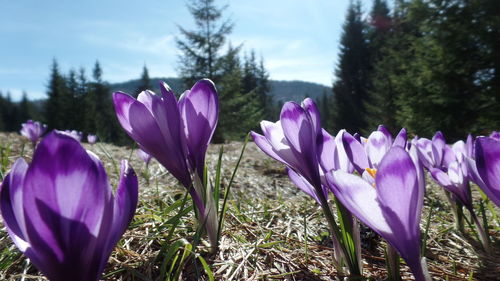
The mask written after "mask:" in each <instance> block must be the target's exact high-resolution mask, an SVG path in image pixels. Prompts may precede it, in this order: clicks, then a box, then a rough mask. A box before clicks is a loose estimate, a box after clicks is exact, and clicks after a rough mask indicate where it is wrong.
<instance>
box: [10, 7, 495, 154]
mask: <svg viewBox="0 0 500 281" xmlns="http://www.w3.org/2000/svg"><path fill="white" fill-rule="evenodd" d="M187 5H188V8H189V11H190V12H191V14H192V16H193V19H194V22H195V26H194V28H193V29H192V30H187V29H185V28H183V27H179V36H178V37H177V40H176V43H177V47H178V49H179V51H180V56H179V64H178V75H179V77H180V78H182V81H183V83H184V87H183V88H184V89H189V88H191V86H192V85H193V84H194V83H195V82H196V81H197V80H199V79H202V78H209V79H211V80H212V81H214V83H215V85H216V86H217V89H218V92H219V99H220V101H221V102H220V118H219V124H218V129H217V131H216V132H215V136H214V141H216V142H223V141H225V140H233V139H241V138H242V137H243V136H244V135H245V134H246V133H247V132H248V131H249V130H252V129H257V130H258V124H259V122H260V120H264V119H267V120H276V119H277V118H278V115H279V112H280V104H279V103H277V102H275V101H273V99H272V97H271V96H270V95H269V92H270V85H269V73H268V71H267V70H266V68H265V64H264V60H263V58H262V57H260V58H258V57H257V55H256V54H255V51H254V50H251V51H247V52H243V51H242V49H243V46H242V45H237V46H235V45H233V44H231V42H230V41H229V39H228V38H229V36H230V34H231V32H232V29H233V27H234V23H233V22H232V21H231V19H228V18H225V17H224V16H223V13H224V9H225V8H227V7H219V6H217V5H216V4H215V0H191V1H188V4H187ZM497 11H498V9H496V0H395V2H394V4H393V5H392V6H391V7H390V6H389V5H388V4H387V2H386V0H373V2H372V7H371V10H370V11H369V13H365V12H364V11H363V9H362V6H361V3H360V1H353V2H351V4H350V6H349V7H348V11H347V14H346V19H345V22H344V25H343V27H342V28H343V33H342V37H341V39H340V52H339V57H338V60H337V64H336V66H335V69H334V83H333V85H332V92H331V93H324V94H323V96H322V97H321V98H320V99H319V100H317V101H316V102H317V104H318V106H319V108H320V111H321V114H322V120H323V126H324V127H325V128H326V129H329V130H332V131H336V130H339V129H347V130H348V131H350V132H360V133H364V134H367V133H368V132H370V131H372V130H373V129H375V128H376V126H377V125H378V124H385V125H386V126H387V127H388V128H390V129H391V130H392V131H393V132H395V131H396V130H397V129H398V128H400V127H406V128H407V129H408V130H409V132H411V133H414V134H418V135H420V136H430V135H431V134H433V133H434V132H435V131H436V130H442V131H443V132H444V133H445V134H446V135H447V137H448V138H449V139H450V140H454V139H460V138H463V136H464V135H466V134H467V133H473V134H486V133H488V132H489V131H491V130H498V129H499V127H500V124H499V122H500V101H499V99H500V93H499V90H500V89H499V88H500V52H499V49H500V21H498V16H499V15H498V12H497ZM332 59H333V58H332ZM153 86H154V85H151V82H150V79H149V73H148V70H147V68H146V66H144V68H143V71H142V75H141V79H140V86H139V87H138V89H137V90H136V91H135V92H134V93H130V94H133V95H136V96H137V94H138V93H139V92H140V91H143V90H145V89H151V88H152V87H153ZM177 94H180V93H177ZM304 95H306V93H304ZM0 113H1V114H0V130H7V131H17V130H19V128H20V123H21V122H24V121H25V120H26V119H29V118H34V119H37V120H40V121H43V122H45V123H47V124H48V126H49V128H57V129H72V130H73V129H74V130H79V131H83V132H86V133H92V134H97V135H98V136H99V137H100V138H101V140H103V141H108V142H114V143H117V144H127V143H130V140H129V139H128V137H127V136H125V134H124V133H123V132H122V131H121V130H120V128H119V126H118V123H117V120H116V117H115V116H114V113H113V107H112V103H111V90H110V88H109V84H108V83H106V82H105V81H104V80H103V73H102V69H101V67H100V65H99V63H98V62H96V64H95V66H94V69H93V71H92V77H91V78H88V77H87V76H86V74H85V70H84V69H80V70H79V71H75V70H70V71H69V73H67V74H62V73H61V72H60V70H59V67H58V65H57V62H56V61H55V60H54V63H53V65H52V67H51V74H50V78H49V83H48V87H47V99H46V100H45V101H37V102H30V101H29V100H28V99H27V97H26V95H24V96H23V99H22V100H21V102H18V103H14V102H12V100H11V99H10V95H9V94H8V93H7V94H6V95H5V96H4V95H2V93H0Z"/></svg>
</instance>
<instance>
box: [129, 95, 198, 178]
mask: <svg viewBox="0 0 500 281" xmlns="http://www.w3.org/2000/svg"><path fill="white" fill-rule="evenodd" d="M129 112H130V113H129V114H130V115H131V116H140V118H131V119H130V126H131V128H132V133H131V134H130V135H131V137H132V138H133V139H134V140H135V141H136V142H137V143H138V144H139V145H140V146H141V149H143V150H144V151H146V152H147V153H149V154H151V155H152V156H154V157H155V158H156V159H157V160H158V161H159V162H160V163H161V164H162V165H163V166H165V168H167V170H168V171H169V172H170V173H172V175H173V176H174V177H176V178H177V179H178V180H179V181H180V182H181V183H182V184H183V185H184V186H186V187H189V186H190V185H191V177H190V175H189V170H188V169H187V164H186V161H185V159H184V158H182V157H180V156H179V153H180V152H181V149H179V148H178V146H179V145H182V143H174V142H167V141H166V139H165V138H164V135H163V134H162V131H161V129H160V128H159V126H158V123H157V122H156V120H155V119H154V117H153V115H152V114H151V112H150V111H149V110H148V109H147V107H146V106H145V105H144V104H142V103H140V102H135V103H133V104H132V105H130V108H129ZM175 156H177V157H175ZM171 157H173V159H175V160H176V161H172V158H171Z"/></svg>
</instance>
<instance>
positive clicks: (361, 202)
mask: <svg viewBox="0 0 500 281" xmlns="http://www.w3.org/2000/svg"><path fill="white" fill-rule="evenodd" d="M261 127H262V131H263V135H260V134H257V133H255V132H252V137H253V139H254V141H255V143H256V144H257V146H258V147H259V148H260V149H261V150H262V151H264V152H265V153H266V154H267V155H269V156H271V157H272V158H274V159H276V160H278V161H280V162H282V163H284V164H285V165H286V166H287V169H288V175H289V177H290V179H291V180H292V182H294V183H295V184H296V185H297V186H298V187H299V188H300V189H301V190H303V191H304V192H305V193H307V194H308V195H310V196H311V197H313V198H314V199H315V200H316V201H317V202H318V203H320V205H321V206H322V207H323V211H324V213H325V215H326V217H327V220H328V222H329V226H330V228H331V231H332V232H333V234H334V237H333V238H334V246H335V242H336V241H335V239H338V240H337V242H338V246H339V247H335V250H336V251H339V250H340V251H342V252H341V255H336V257H337V258H339V257H344V258H346V259H347V262H348V265H349V270H350V272H351V274H353V272H356V274H361V271H360V266H358V265H357V264H354V262H355V261H356V258H357V257H358V256H359V255H356V258H353V257H354V256H353V253H352V252H351V253H350V252H349V251H348V250H347V248H350V249H352V248H353V247H354V248H355V247H357V246H358V245H352V244H351V245H349V244H348V242H347V241H344V240H342V238H341V235H342V234H344V236H342V237H345V233H340V231H339V228H338V226H337V225H336V223H335V219H334V217H333V216H332V213H331V211H329V205H328V194H329V192H330V191H332V192H333V193H334V195H335V198H336V202H337V207H338V208H340V210H343V212H347V214H348V215H347V216H345V214H342V216H343V217H349V215H351V214H352V215H354V216H356V217H357V218H358V219H359V220H360V221H362V222H363V223H365V224H366V225H368V226H370V227H371V228H372V229H374V230H375V231H376V232H377V233H379V234H380V235H381V236H382V237H383V238H385V239H386V241H387V242H388V243H389V244H390V245H392V247H393V248H395V249H396V250H397V252H398V253H399V254H400V255H401V257H403V258H404V259H405V260H406V262H407V263H408V265H409V266H410V268H411V269H412V271H413V273H414V275H415V277H416V279H417V280H430V277H429V274H428V272H427V267H426V264H425V260H424V259H422V258H421V257H420V227H419V222H420V217H421V213H422V205H423V195H424V192H425V190H424V189H425V183H424V176H423V170H422V166H421V164H420V162H419V160H418V156H417V152H416V148H412V149H410V150H409V151H407V150H406V148H407V140H406V138H407V137H406V130H404V129H403V130H401V132H400V133H399V134H398V136H397V137H396V138H395V139H393V137H392V136H391V135H390V133H389V132H388V130H387V129H386V128H385V127H383V126H381V127H379V129H378V130H377V131H375V132H373V133H372V134H371V135H370V136H369V137H368V138H362V137H360V136H359V135H354V136H353V135H351V134H349V133H348V132H346V131H345V130H341V131H340V132H339V133H338V134H337V136H336V137H333V136H331V135H330V134H328V132H326V131H325V130H324V129H322V128H321V123H320V116H319V112H318V110H317V107H316V105H315V104H314V102H313V101H312V100H311V99H306V100H304V102H303V103H302V106H300V105H298V104H296V103H294V102H288V103H285V105H284V106H283V109H282V111H281V115H280V120H279V121H277V122H275V123H272V122H269V121H262V122H261ZM354 172H357V173H358V174H359V175H360V176H358V175H355V174H353V173H354ZM343 220H344V219H343ZM343 220H342V221H343ZM355 225H356V222H355V221H352V222H351V228H350V229H345V228H342V229H343V230H342V231H343V232H345V231H351V233H350V235H351V239H352V240H351V239H350V242H349V243H354V244H356V239H355V238H356V236H357V235H359V233H358V234H357V235H356V233H353V232H355V231H357V228H356V227H352V226H355ZM358 262H360V261H358Z"/></svg>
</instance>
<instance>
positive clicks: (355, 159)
mask: <svg viewBox="0 0 500 281" xmlns="http://www.w3.org/2000/svg"><path fill="white" fill-rule="evenodd" d="M342 143H343V144H344V148H345V151H346V153H347V157H348V158H349V160H350V161H351V163H352V164H353V165H354V168H356V170H357V171H358V173H360V174H362V173H363V172H364V171H365V169H366V168H369V167H370V165H369V164H368V157H367V156H366V152H365V149H364V147H363V145H361V143H360V142H359V141H357V140H356V139H355V138H354V137H353V136H351V134H349V133H348V132H344V134H343V135H342Z"/></svg>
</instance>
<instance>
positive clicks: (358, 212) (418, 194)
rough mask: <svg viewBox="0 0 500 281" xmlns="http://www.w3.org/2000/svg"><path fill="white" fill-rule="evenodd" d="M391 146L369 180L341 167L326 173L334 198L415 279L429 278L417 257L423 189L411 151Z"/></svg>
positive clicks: (418, 256) (413, 154)
mask: <svg viewBox="0 0 500 281" xmlns="http://www.w3.org/2000/svg"><path fill="white" fill-rule="evenodd" d="M411 154H412V155H411V156H410V154H409V153H408V152H406V151H405V150H404V149H403V148H401V147H399V146H394V147H392V148H390V150H389V151H388V152H387V153H386V154H385V155H384V156H383V158H382V159H381V161H380V162H379V165H378V169H377V170H376V172H374V173H373V174H372V176H373V178H374V181H373V182H369V181H366V180H364V179H363V178H361V177H359V176H356V175H354V174H350V173H346V172H345V171H342V170H337V171H333V172H332V173H329V174H327V175H326V178H327V180H328V181H329V182H330V183H331V185H330V186H331V187H332V190H333V193H334V194H335V196H336V197H337V199H338V200H339V201H340V202H342V204H343V205H344V206H345V207H346V208H347V209H348V210H349V211H350V212H351V213H352V214H353V215H355V216H356V217H357V218H358V219H359V220H361V221H362V222H363V223H365V224H366V225H368V226H369V227H370V228H372V229H373V230H374V231H376V232H377V233H378V234H380V236H382V237H383V238H384V239H385V240H386V241H387V242H388V243H389V244H391V245H392V246H393V247H394V248H395V249H397V251H398V252H399V254H400V255H401V257H402V258H403V259H404V260H405V261H406V263H407V264H408V266H409V267H410V268H411V270H412V272H413V274H414V275H415V279H416V280H430V277H429V275H428V272H427V270H426V266H425V261H424V260H423V259H421V257H420V227H419V223H420V217H421V214H422V205H423V196H424V188H423V185H422V184H421V182H420V181H421V180H422V178H421V177H420V176H419V171H418V169H419V165H420V164H419V163H418V159H417V156H416V152H415V150H413V151H411Z"/></svg>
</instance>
